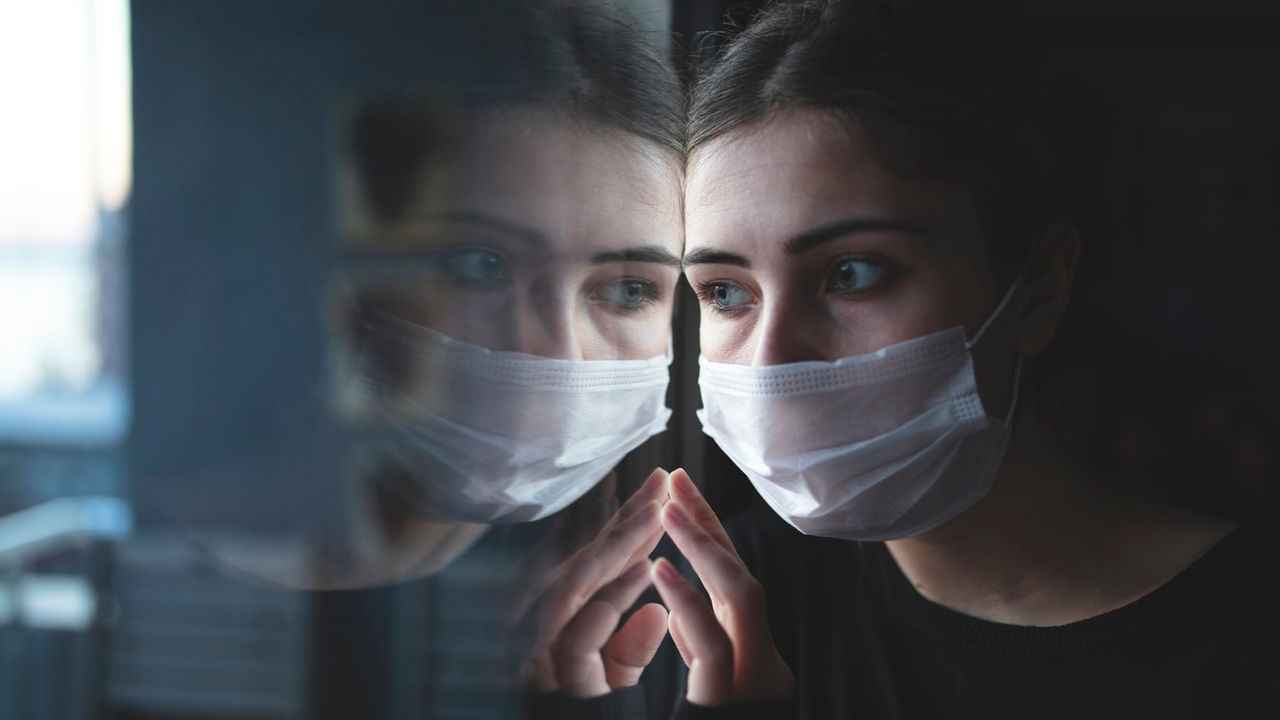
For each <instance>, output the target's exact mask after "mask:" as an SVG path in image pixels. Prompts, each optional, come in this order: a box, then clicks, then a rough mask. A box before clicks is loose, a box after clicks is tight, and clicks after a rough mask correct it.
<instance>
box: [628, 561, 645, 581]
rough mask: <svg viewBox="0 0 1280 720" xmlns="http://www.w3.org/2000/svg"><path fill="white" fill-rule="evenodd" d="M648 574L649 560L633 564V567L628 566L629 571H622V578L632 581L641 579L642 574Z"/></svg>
mask: <svg viewBox="0 0 1280 720" xmlns="http://www.w3.org/2000/svg"><path fill="white" fill-rule="evenodd" d="M647 574H649V561H648V560H646V561H644V562H641V563H636V564H635V565H632V566H631V567H629V568H627V571H626V572H624V573H622V579H623V580H626V581H628V582H630V581H632V580H639V579H640V578H641V577H642V576H644V575H647Z"/></svg>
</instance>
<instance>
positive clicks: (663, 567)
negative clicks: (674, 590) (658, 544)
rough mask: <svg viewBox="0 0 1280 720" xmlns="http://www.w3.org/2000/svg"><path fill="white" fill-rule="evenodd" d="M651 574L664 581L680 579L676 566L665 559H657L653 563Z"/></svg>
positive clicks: (670, 581)
mask: <svg viewBox="0 0 1280 720" xmlns="http://www.w3.org/2000/svg"><path fill="white" fill-rule="evenodd" d="M653 575H654V577H655V578H656V579H658V580H661V581H662V582H665V583H674V582H677V581H678V580H680V571H679V570H676V566H675V565H672V564H671V563H670V562H668V561H666V560H659V561H658V562H655V563H654V564H653Z"/></svg>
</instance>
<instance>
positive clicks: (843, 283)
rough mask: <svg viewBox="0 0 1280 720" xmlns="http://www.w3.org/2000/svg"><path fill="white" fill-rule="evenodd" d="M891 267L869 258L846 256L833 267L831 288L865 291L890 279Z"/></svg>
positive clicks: (855, 292)
mask: <svg viewBox="0 0 1280 720" xmlns="http://www.w3.org/2000/svg"><path fill="white" fill-rule="evenodd" d="M888 275H889V268H888V267H887V266H886V265H885V264H884V263H881V262H878V261H875V260H869V259H867V258H844V259H842V260H838V261H837V262H836V264H835V267H834V268H832V272H831V281H830V285H829V289H830V290H832V291H835V292H840V293H850V294H857V293H864V292H867V291H868V290H872V289H875V288H876V287H877V286H879V285H880V284H882V283H883V282H884V281H885V280H887V279H888Z"/></svg>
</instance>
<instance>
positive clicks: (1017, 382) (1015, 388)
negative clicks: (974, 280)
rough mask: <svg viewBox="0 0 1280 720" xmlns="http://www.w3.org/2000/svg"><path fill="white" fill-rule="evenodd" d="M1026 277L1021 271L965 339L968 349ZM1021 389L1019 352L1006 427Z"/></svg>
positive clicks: (1006, 414)
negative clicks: (989, 311)
mask: <svg viewBox="0 0 1280 720" xmlns="http://www.w3.org/2000/svg"><path fill="white" fill-rule="evenodd" d="M1024 277H1026V274H1025V273H1020V274H1019V275H1018V279H1017V280H1014V281H1013V284H1012V285H1010V286H1009V289H1008V290H1006V291H1005V293H1004V297H1002V298H1000V302H998V303H996V307H995V309H994V310H992V311H991V314H990V315H988V316H987V319H986V320H983V321H982V324H981V325H979V326H978V329H977V331H976V332H974V333H973V337H972V338H970V339H968V340H966V341H965V343H964V347H965V349H966V350H973V346H974V345H977V344H978V341H979V340H981V339H982V335H983V333H985V332H986V331H987V328H989V327H991V325H992V324H994V323H995V321H996V320H998V319H999V318H1000V315H1001V313H1003V312H1004V309H1005V308H1006V307H1007V306H1008V305H1009V303H1010V302H1012V301H1013V296H1014V295H1016V294H1017V293H1018V288H1019V287H1021V286H1022V279H1023V278H1024ZM1021 389H1022V353H1018V361H1017V364H1016V365H1014V370H1013V392H1012V393H1011V394H1010V396H1009V408H1008V410H1006V411H1005V416H1004V426H1005V427H1006V428H1007V427H1009V426H1010V425H1011V424H1012V423H1013V414H1014V411H1015V410H1017V408H1018V392H1019V391H1020V390H1021Z"/></svg>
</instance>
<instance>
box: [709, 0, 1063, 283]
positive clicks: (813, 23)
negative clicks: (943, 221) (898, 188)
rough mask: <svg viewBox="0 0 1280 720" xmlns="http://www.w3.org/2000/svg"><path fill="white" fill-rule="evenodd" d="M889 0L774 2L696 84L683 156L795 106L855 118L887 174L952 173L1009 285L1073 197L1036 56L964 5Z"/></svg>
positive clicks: (998, 273)
mask: <svg viewBox="0 0 1280 720" xmlns="http://www.w3.org/2000/svg"><path fill="white" fill-rule="evenodd" d="M924 10H925V8H923V7H918V6H915V5H912V4H910V3H906V2H889V1H885V0H880V1H869V0H864V1H862V2H858V1H855V0H802V1H799V2H786V1H779V2H773V3H771V4H769V5H768V6H766V7H765V8H764V9H763V10H762V11H761V12H760V13H759V14H758V15H757V16H756V17H755V18H754V19H753V20H752V22H750V23H749V24H748V25H747V26H746V27H745V28H743V29H741V30H739V31H738V32H737V33H736V35H734V36H733V37H732V39H731V40H730V42H729V43H728V44H727V45H726V46H725V47H724V48H723V49H722V51H721V52H720V53H719V54H718V56H717V57H716V58H715V59H714V60H713V61H712V62H711V63H710V65H709V66H707V67H705V68H704V69H703V70H702V72H701V73H700V77H699V78H698V79H697V81H696V82H695V84H694V86H693V89H692V92H691V97H690V106H689V120H688V126H687V131H686V144H685V152H686V155H688V156H692V154H693V152H694V151H696V150H697V149H698V148H700V147H702V146H704V145H706V144H707V143H708V142H710V141H712V140H713V139H716V138H719V137H721V136H723V135H725V134H727V133H730V132H732V131H735V130H738V129H741V128H743V127H746V126H749V125H754V124H757V123H760V122H763V121H767V120H769V119H770V118H771V117H773V116H774V115H776V114H777V113H778V112H780V111H782V110H787V109H793V108H815V109H821V110H827V111H830V112H832V113H833V114H835V115H837V116H839V117H843V118H845V119H847V120H849V121H852V122H856V123H858V124H859V125H860V126H861V127H862V129H863V131H864V132H865V133H866V135H867V136H868V138H869V139H870V140H871V142H872V144H873V145H874V146H875V147H876V149H877V150H878V151H879V153H880V155H881V156H882V159H883V161H884V163H885V165H886V166H887V167H888V168H889V169H890V170H892V171H893V172H895V173H897V174H899V175H902V176H906V177H915V176H926V177H946V176H952V175H957V176H960V177H963V178H964V179H965V180H966V181H967V182H968V184H969V187H970V188H971V190H972V192H973V193H974V196H975V199H976V201H977V205H978V210H979V212H980V213H981V217H982V221H983V224H984V229H985V230H986V234H987V237H988V242H989V247H990V248H991V251H992V253H991V254H992V257H991V261H992V265H993V267H994V269H995V271H996V273H997V276H998V277H1001V278H1003V279H1005V280H1006V281H1011V280H1012V278H1013V275H1014V274H1015V273H1016V272H1017V270H1018V269H1019V267H1020V266H1021V264H1022V263H1023V262H1024V261H1025V259H1026V257H1027V248H1028V245H1029V243H1030V241H1031V239H1032V238H1033V237H1034V236H1035V235H1036V234H1038V233H1039V232H1040V231H1042V230H1043V229H1044V227H1045V225H1046V224H1047V223H1048V222H1049V221H1051V220H1052V219H1053V216H1054V215H1055V214H1058V213H1061V212H1063V209H1062V204H1063V201H1064V200H1065V195H1064V194H1063V192H1062V188H1061V187H1060V186H1059V185H1058V184H1057V183H1055V182H1053V179H1054V178H1056V177H1058V174H1057V173H1055V172H1053V170H1052V165H1053V163H1051V162H1050V161H1049V159H1048V157H1047V155H1046V154H1045V153H1044V149H1043V146H1042V143H1039V142H1037V140H1036V137H1035V132H1034V130H1033V127H1034V124H1033V123H1032V122H1030V120H1031V117H1032V116H1033V115H1034V113H1033V112H1031V110H1032V104H1031V103H1029V102H1028V99H1029V92H1028V87H1029V83H1028V77H1029V73H1028V71H1029V70H1030V69H1031V66H1032V65H1033V63H1030V62H1028V60H1029V58H1028V53H1027V52H1026V51H1025V50H1024V49H1021V48H1019V47H1018V41H1017V38H1012V37H1000V36H999V35H998V34H997V33H995V32H993V31H992V30H989V29H988V28H989V27H991V26H990V25H988V24H987V23H986V22H985V18H984V17H982V16H980V15H974V14H973V13H972V11H971V10H969V9H967V8H966V10H965V13H966V14H965V15H963V16H956V17H949V16H948V15H947V14H946V13H945V12H941V13H940V11H942V10H943V8H941V7H930V8H929V9H928V10H929V11H928V13H925V12H924Z"/></svg>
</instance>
